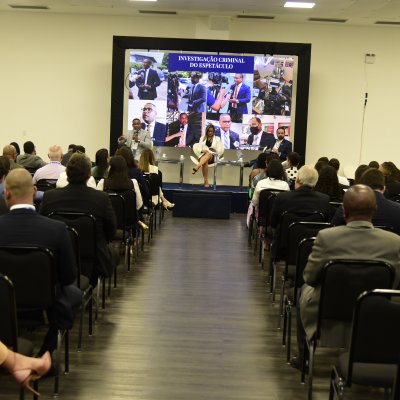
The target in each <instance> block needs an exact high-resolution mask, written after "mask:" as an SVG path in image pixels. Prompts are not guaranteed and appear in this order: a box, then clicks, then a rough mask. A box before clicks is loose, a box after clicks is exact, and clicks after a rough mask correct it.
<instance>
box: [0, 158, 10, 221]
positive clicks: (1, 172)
mask: <svg viewBox="0 0 400 400" xmlns="http://www.w3.org/2000/svg"><path fill="white" fill-rule="evenodd" d="M9 172H10V160H9V159H8V157H6V156H0V215H3V214H7V213H8V207H7V204H6V202H5V200H4V181H5V179H6V176H7V174H8V173H9Z"/></svg>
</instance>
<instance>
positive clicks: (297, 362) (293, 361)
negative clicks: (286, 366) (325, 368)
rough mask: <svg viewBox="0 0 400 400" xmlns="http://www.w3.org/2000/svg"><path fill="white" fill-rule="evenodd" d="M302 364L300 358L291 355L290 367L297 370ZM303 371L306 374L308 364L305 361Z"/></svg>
mask: <svg viewBox="0 0 400 400" xmlns="http://www.w3.org/2000/svg"><path fill="white" fill-rule="evenodd" d="M302 364H303V362H302V360H300V359H299V358H298V357H292V358H291V359H290V366H291V367H292V368H296V369H298V370H299V371H301V367H302ZM305 373H306V374H308V365H307V363H306V370H305Z"/></svg>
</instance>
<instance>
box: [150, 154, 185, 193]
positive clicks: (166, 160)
mask: <svg viewBox="0 0 400 400" xmlns="http://www.w3.org/2000/svg"><path fill="white" fill-rule="evenodd" d="M161 163H165V164H178V165H179V187H180V188H182V184H183V167H184V164H185V157H183V156H181V157H180V158H167V157H160V158H159V159H158V160H156V165H157V166H158V164H161Z"/></svg>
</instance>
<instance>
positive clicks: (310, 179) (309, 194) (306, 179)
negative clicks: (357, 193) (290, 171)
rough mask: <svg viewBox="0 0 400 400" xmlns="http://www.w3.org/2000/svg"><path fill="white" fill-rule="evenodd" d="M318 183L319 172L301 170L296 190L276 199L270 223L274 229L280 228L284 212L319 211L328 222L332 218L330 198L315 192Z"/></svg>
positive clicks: (306, 168) (303, 168)
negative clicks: (280, 220)
mask: <svg viewBox="0 0 400 400" xmlns="http://www.w3.org/2000/svg"><path fill="white" fill-rule="evenodd" d="M317 181H318V172H317V170H316V169H315V168H314V167H312V166H310V165H303V166H302V167H301V168H300V169H299V171H298V173H297V178H296V181H295V190H291V191H290V192H285V193H280V194H279V195H278V196H277V197H276V199H275V202H274V205H273V207H272V210H271V221H270V223H271V227H272V228H277V227H278V224H279V219H280V216H281V215H282V213H283V212H284V211H288V212H309V211H318V212H321V213H322V214H324V216H325V217H326V219H327V220H328V219H329V218H330V216H331V215H330V214H331V212H332V211H331V207H330V205H329V196H328V195H326V194H323V193H319V192H314V191H313V188H314V186H315V185H316V183H317Z"/></svg>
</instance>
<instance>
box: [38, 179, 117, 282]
mask: <svg viewBox="0 0 400 400" xmlns="http://www.w3.org/2000/svg"><path fill="white" fill-rule="evenodd" d="M52 211H71V212H87V213H90V214H92V215H93V216H94V217H95V218H96V224H97V237H96V246H97V262H98V269H97V272H98V273H99V275H101V276H104V275H105V271H108V272H112V271H113V269H114V265H113V260H112V255H111V253H110V251H109V248H108V246H107V244H108V243H109V242H111V240H112V239H113V237H114V235H115V232H116V217H115V213H114V210H113V208H112V205H111V201H110V199H109V196H108V194H107V193H104V192H102V191H98V190H96V189H93V188H89V187H87V186H86V184H69V185H67V186H65V187H63V188H60V189H53V190H48V191H47V192H45V193H44V195H43V200H42V204H41V207H40V212H41V214H43V215H48V214H50V213H51V212H52ZM91 278H92V279H94V277H91Z"/></svg>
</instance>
